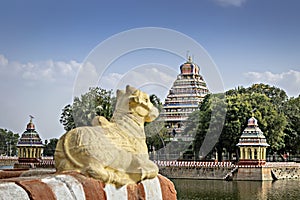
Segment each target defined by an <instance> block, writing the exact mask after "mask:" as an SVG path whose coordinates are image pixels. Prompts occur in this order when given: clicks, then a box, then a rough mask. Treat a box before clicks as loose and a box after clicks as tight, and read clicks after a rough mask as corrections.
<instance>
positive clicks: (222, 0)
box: [213, 0, 246, 7]
mask: <svg viewBox="0 0 300 200" xmlns="http://www.w3.org/2000/svg"><path fill="white" fill-rule="evenodd" d="M213 1H214V2H215V3H216V4H217V5H220V6H224V7H226V6H235V7H241V6H242V5H243V4H244V3H246V0H213Z"/></svg>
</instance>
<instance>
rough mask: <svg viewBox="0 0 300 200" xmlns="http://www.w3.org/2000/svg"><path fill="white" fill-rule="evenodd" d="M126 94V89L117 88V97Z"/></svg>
mask: <svg viewBox="0 0 300 200" xmlns="http://www.w3.org/2000/svg"><path fill="white" fill-rule="evenodd" d="M124 94H125V92H124V90H117V99H118V98H119V97H121V96H123V95H124Z"/></svg>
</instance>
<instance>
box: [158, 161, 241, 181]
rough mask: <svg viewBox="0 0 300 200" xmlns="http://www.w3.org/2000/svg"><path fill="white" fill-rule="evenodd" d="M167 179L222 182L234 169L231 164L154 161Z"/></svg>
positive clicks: (234, 166)
mask: <svg viewBox="0 0 300 200" xmlns="http://www.w3.org/2000/svg"><path fill="white" fill-rule="evenodd" d="M154 162H155V163H156V164H157V166H158V167H159V171H160V173H161V174H162V175H164V176H166V177H168V178H173V179H176V178H184V179H213V180H224V179H226V178H227V177H228V176H229V175H228V174H230V173H232V170H234V169H235V168H236V165H234V164H233V163H231V162H201V161H154Z"/></svg>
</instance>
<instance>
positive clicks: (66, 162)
mask: <svg viewBox="0 0 300 200" xmlns="http://www.w3.org/2000/svg"><path fill="white" fill-rule="evenodd" d="M157 116H158V110H157V108H155V107H154V106H153V104H152V103H151V102H150V99H149V95H147V94H146V93H144V92H142V91H140V90H137V89H135V88H133V87H130V86H127V87H126V91H123V90H118V91H117V103H116V108H115V111H114V114H113V117H112V119H111V120H110V121H108V120H107V119H106V118H104V117H101V116H100V117H99V116H98V117H95V119H94V120H93V122H92V124H93V126H85V127H78V128H75V129H72V130H71V131H69V132H67V133H66V134H64V135H63V136H62V137H61V138H60V139H59V141H58V143H57V146H56V151H55V155H54V156H55V166H56V169H57V172H63V171H77V172H80V173H82V174H84V175H86V176H90V177H93V178H95V179H99V180H101V181H103V182H105V183H112V184H115V185H117V186H122V185H125V184H130V183H137V182H139V181H141V180H144V179H150V178H154V177H156V176H157V174H158V167H157V166H156V165H155V164H154V163H153V162H152V161H150V160H149V156H148V149H147V145H146V136H145V132H144V122H151V121H153V120H154V119H155V118H156V117H157Z"/></svg>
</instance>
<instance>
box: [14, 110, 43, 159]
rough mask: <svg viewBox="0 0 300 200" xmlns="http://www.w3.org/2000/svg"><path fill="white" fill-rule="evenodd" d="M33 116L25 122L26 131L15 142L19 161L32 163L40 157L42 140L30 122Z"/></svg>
mask: <svg viewBox="0 0 300 200" xmlns="http://www.w3.org/2000/svg"><path fill="white" fill-rule="evenodd" d="M32 119H33V117H32V116H30V121H29V123H28V124H27V127H26V131H25V132H24V133H23V134H22V136H21V138H20V139H19V141H18V143H17V148H18V157H19V163H34V162H38V160H39V159H40V158H41V157H42V153H43V147H44V145H43V142H42V140H41V138H40V136H39V134H38V133H37V132H36V130H35V125H34V124H33V122H32Z"/></svg>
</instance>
